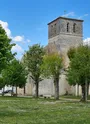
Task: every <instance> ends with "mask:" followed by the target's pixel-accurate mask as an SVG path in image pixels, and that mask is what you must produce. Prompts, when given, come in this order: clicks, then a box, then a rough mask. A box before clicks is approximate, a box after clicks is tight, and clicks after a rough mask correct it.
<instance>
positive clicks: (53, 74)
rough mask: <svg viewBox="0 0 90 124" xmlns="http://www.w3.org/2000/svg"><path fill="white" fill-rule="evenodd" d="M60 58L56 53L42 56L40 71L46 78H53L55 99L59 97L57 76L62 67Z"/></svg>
mask: <svg viewBox="0 0 90 124" xmlns="http://www.w3.org/2000/svg"><path fill="white" fill-rule="evenodd" d="M62 67H63V66H62V58H61V57H60V55H58V54H57V53H54V54H49V55H45V56H44V57H43V64H42V72H43V75H44V76H45V77H47V78H53V80H54V85H55V99H59V78H60V77H59V76H60V73H61V69H62Z"/></svg>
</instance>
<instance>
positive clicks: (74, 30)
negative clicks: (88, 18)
mask: <svg viewBox="0 0 90 124" xmlns="http://www.w3.org/2000/svg"><path fill="white" fill-rule="evenodd" d="M73 32H74V33H75V32H76V23H74V24H73Z"/></svg>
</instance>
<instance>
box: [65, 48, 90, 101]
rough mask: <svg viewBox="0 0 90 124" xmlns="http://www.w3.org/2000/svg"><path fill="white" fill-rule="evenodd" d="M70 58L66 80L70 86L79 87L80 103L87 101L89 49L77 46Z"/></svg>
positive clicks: (89, 67)
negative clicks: (80, 93) (80, 91)
mask: <svg viewBox="0 0 90 124" xmlns="http://www.w3.org/2000/svg"><path fill="white" fill-rule="evenodd" d="M74 51H75V52H74V54H72V52H71V51H69V52H68V53H70V52H71V54H72V57H71V58H70V66H69V68H68V71H67V80H68V81H69V83H70V84H71V85H76V84H78V85H81V87H82V99H81V100H82V101H86V100H87V84H88V82H89V81H90V47H88V46H79V47H78V48H76V49H75V50H74Z"/></svg>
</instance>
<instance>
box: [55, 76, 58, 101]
mask: <svg viewBox="0 0 90 124" xmlns="http://www.w3.org/2000/svg"><path fill="white" fill-rule="evenodd" d="M54 86H55V99H56V100H58V99H59V78H56V79H54Z"/></svg>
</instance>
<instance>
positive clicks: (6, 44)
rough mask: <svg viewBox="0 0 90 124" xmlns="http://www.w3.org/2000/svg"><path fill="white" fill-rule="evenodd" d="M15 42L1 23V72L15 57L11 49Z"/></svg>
mask: <svg viewBox="0 0 90 124" xmlns="http://www.w3.org/2000/svg"><path fill="white" fill-rule="evenodd" d="M14 45H15V44H11V39H10V38H8V36H7V34H6V32H5V30H4V29H3V28H2V26H1V25H0V72H1V71H2V69H3V68H5V66H6V65H7V64H8V62H9V61H10V60H11V59H12V58H13V55H14V54H12V52H11V49H12V46H14Z"/></svg>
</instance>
